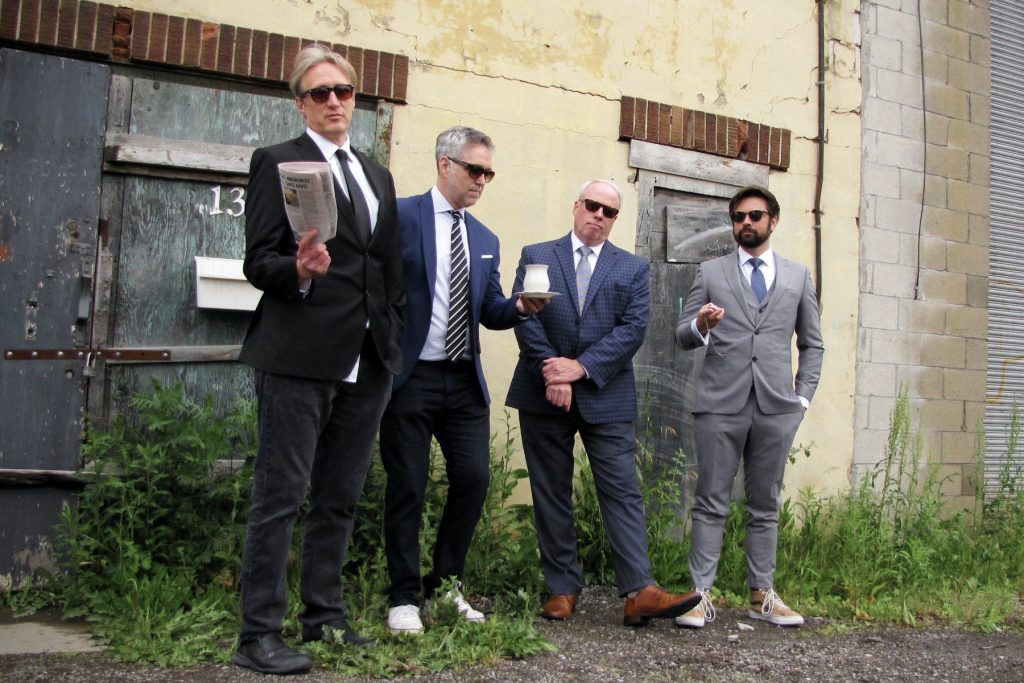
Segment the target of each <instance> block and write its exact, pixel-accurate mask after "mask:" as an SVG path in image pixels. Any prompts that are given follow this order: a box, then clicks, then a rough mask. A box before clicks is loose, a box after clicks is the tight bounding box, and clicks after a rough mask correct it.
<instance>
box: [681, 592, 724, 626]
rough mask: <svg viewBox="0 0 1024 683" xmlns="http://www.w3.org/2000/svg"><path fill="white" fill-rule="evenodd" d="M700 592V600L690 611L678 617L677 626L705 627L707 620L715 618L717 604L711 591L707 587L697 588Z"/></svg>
mask: <svg viewBox="0 0 1024 683" xmlns="http://www.w3.org/2000/svg"><path fill="white" fill-rule="evenodd" d="M694 590H695V591H696V592H698V593H700V602H698V603H697V606H696V607H694V608H693V609H692V610H690V611H689V612H686V613H685V614H681V615H679V616H678V617H676V626H681V627H683V628H704V624H705V622H708V621H714V620H715V606H714V604H713V603H712V602H711V591H710V590H709V589H707V588H695V589H694Z"/></svg>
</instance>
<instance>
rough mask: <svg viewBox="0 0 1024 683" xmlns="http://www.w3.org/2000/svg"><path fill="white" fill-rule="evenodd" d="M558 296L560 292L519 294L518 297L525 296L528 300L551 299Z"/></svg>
mask: <svg viewBox="0 0 1024 683" xmlns="http://www.w3.org/2000/svg"><path fill="white" fill-rule="evenodd" d="M560 294H561V292H520V293H519V296H525V297H526V298H528V299H551V298H553V297H556V296H559V295H560Z"/></svg>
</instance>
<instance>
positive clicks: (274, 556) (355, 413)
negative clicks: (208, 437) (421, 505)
mask: <svg viewBox="0 0 1024 683" xmlns="http://www.w3.org/2000/svg"><path fill="white" fill-rule="evenodd" d="M367 339H369V335H367ZM392 379H393V375H392V374H391V373H390V372H388V371H387V369H386V368H385V367H384V365H383V363H382V362H381V360H380V358H379V356H378V354H377V351H376V350H375V348H374V345H373V344H372V343H365V344H363V350H362V355H361V356H360V365H359V376H358V381H357V382H355V383H347V382H340V381H325V380H314V379H306V378H302V377H290V376H287V375H276V374H272V373H269V372H262V371H259V370H257V371H256V396H257V398H258V400H259V450H258V452H257V455H256V463H255V470H254V472H253V481H252V505H251V508H250V512H249V520H248V526H247V528H246V536H245V549H244V550H243V553H242V596H241V606H242V632H241V638H242V640H247V639H250V638H255V637H258V636H260V635H262V634H264V633H273V632H280V630H281V625H282V622H283V620H284V617H285V613H286V611H287V608H288V604H287V595H286V585H285V578H286V577H285V570H286V566H287V561H288V551H289V549H290V548H291V542H292V530H293V528H294V525H295V520H296V518H297V517H298V514H299V507H300V505H301V504H302V501H303V499H304V498H305V497H306V489H307V486H308V487H309V500H310V505H309V513H308V515H307V517H306V524H305V533H304V536H303V541H302V577H301V583H302V587H301V596H302V602H303V604H304V605H305V610H304V611H303V612H302V614H301V615H300V617H299V618H300V620H301V621H302V622H303V624H307V625H311V626H316V625H321V624H326V623H331V622H334V621H336V620H338V619H340V618H342V617H344V616H345V614H346V607H345V603H344V601H343V600H342V597H341V568H342V565H343V564H344V562H345V555H346V554H347V552H348V544H349V541H350V540H351V538H352V529H353V526H354V517H355V510H356V503H357V502H358V501H359V496H360V494H361V493H362V491H363V484H364V483H365V481H366V473H367V471H368V470H369V467H370V461H371V458H372V456H373V441H374V437H375V436H376V432H377V425H378V424H379V423H380V416H381V414H382V413H383V411H384V406H385V405H386V403H387V400H388V396H389V395H390V393H391V382H392Z"/></svg>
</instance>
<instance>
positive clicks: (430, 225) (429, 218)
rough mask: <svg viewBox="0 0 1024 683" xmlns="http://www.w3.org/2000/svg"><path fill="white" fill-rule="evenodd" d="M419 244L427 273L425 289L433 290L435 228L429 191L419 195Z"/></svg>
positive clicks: (435, 267) (435, 250) (435, 246)
mask: <svg viewBox="0 0 1024 683" xmlns="http://www.w3.org/2000/svg"><path fill="white" fill-rule="evenodd" d="M420 244H421V245H422V249H423V270H425V271H426V274H427V291H428V292H433V291H434V284H435V282H436V281H437V229H436V224H435V220H434V202H433V199H431V197H430V192H427V193H426V194H424V195H420Z"/></svg>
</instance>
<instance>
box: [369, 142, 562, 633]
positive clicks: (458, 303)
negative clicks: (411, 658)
mask: <svg viewBox="0 0 1024 683" xmlns="http://www.w3.org/2000/svg"><path fill="white" fill-rule="evenodd" d="M493 150H494V145H493V144H492V142H491V139H490V137H488V136H487V135H485V134H484V133H482V132H480V131H478V130H475V129H473V128H467V127H465V126H455V127H453V128H449V129H448V130H446V131H444V132H443V133H441V134H440V135H439V136H438V137H437V145H436V147H435V158H436V163H437V183H436V185H435V186H434V187H433V188H431V189H430V191H429V192H427V193H425V194H422V195H419V196H415V197H406V198H403V199H399V200H398V221H399V227H400V231H401V239H402V261H403V263H404V272H405V282H406V309H405V314H406V324H405V329H404V332H403V334H402V338H401V342H400V346H401V349H402V357H403V360H404V363H405V370H404V372H402V374H400V375H398V377H396V378H395V383H394V393H393V394H392V397H391V402H390V403H389V404H388V406H387V409H386V410H385V412H384V417H383V419H382V420H381V430H380V452H381V459H382V460H383V462H384V469H385V471H386V472H387V476H388V483H387V489H386V492H385V503H384V540H385V554H386V556H387V560H388V574H389V576H390V579H391V585H390V587H389V589H388V593H389V599H390V604H391V608H390V609H389V611H388V629H389V630H391V631H392V632H393V633H407V634H417V633H421V632H422V631H423V622H422V620H421V619H420V610H419V607H418V605H419V596H420V589H421V579H420V547H419V532H420V519H421V517H422V513H423V498H424V494H425V491H426V487H427V480H428V478H429V474H430V472H429V465H430V442H431V437H436V438H437V440H438V443H439V444H440V445H441V452H442V454H443V455H444V459H445V468H446V471H447V474H448V483H449V487H448V498H447V500H446V501H445V507H444V513H443V514H442V517H441V523H440V526H439V527H438V530H437V541H436V543H435V545H434V554H433V565H432V569H431V571H430V572H429V573H428V574H427V575H426V576H425V577H423V579H422V590H423V594H424V596H425V597H426V598H427V599H428V600H429V599H430V598H431V597H432V596H433V595H434V593H435V592H436V591H437V589H438V588H439V587H440V586H441V583H442V581H444V580H445V579H449V578H454V579H455V581H456V582H458V581H459V580H460V579H461V577H462V572H463V567H464V566H465V562H466V554H467V553H468V551H469V544H470V541H471V540H472V538H473V531H474V529H475V528H476V524H477V521H479V519H480V513H481V510H482V509H483V504H484V500H485V498H486V497H487V486H488V482H489V478H490V467H489V465H490V409H489V404H490V396H489V395H488V393H487V384H486V382H485V381H484V374H483V369H482V368H481V366H480V335H479V326H480V325H484V326H485V327H487V328H490V329H494V330H501V329H508V328H510V327H512V326H513V325H515V324H517V323H518V322H520V321H521V320H524V319H526V318H527V317H528V316H530V315H532V314H533V313H535V312H536V311H538V310H540V309H541V308H542V307H543V305H544V303H545V302H544V301H542V300H537V299H530V298H524V297H514V298H511V299H509V298H506V297H505V296H504V294H503V293H502V290H501V282H500V275H499V273H498V265H499V260H500V253H499V245H498V238H497V236H496V235H495V234H494V233H492V232H491V231H490V230H488V229H487V228H486V227H485V226H484V225H483V223H481V222H480V221H478V220H477V219H476V218H474V217H473V216H471V215H470V214H469V213H468V212H467V211H466V208H467V207H470V206H473V205H474V204H476V203H477V201H478V200H479V199H480V196H481V195H482V194H483V191H484V187H485V185H486V183H488V182H490V181H491V179H492V178H494V170H493V169H492V168H491V159H492V156H493ZM443 598H444V599H447V600H449V601H451V602H453V603H455V605H456V607H457V608H458V611H459V612H460V613H461V614H462V616H463V617H464V618H465V619H467V620H468V621H483V620H484V615H483V614H482V613H480V612H479V611H478V610H475V609H473V607H472V606H471V605H470V604H469V603H468V602H467V601H466V600H465V598H464V597H463V595H462V592H461V590H460V588H459V585H458V584H456V586H455V587H454V588H453V589H452V590H450V591H448V592H447V593H446V595H444V596H443Z"/></svg>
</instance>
